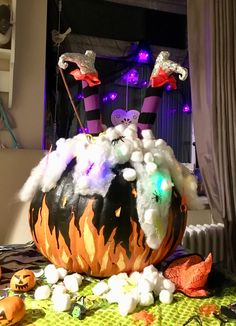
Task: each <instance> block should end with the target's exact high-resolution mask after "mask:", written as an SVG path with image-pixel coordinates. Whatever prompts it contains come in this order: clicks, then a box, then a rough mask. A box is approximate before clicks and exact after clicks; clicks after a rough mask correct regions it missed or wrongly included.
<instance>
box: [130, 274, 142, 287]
mask: <svg viewBox="0 0 236 326" xmlns="http://www.w3.org/2000/svg"><path fill="white" fill-rule="evenodd" d="M129 278H130V280H131V282H134V283H135V284H138V282H139V280H140V279H141V273H139V272H132V273H131V274H130V275H129Z"/></svg>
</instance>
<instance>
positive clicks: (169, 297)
mask: <svg viewBox="0 0 236 326" xmlns="http://www.w3.org/2000/svg"><path fill="white" fill-rule="evenodd" d="M159 300H160V301H161V303H166V304H170V303H171V302H172V301H173V293H171V292H170V291H168V290H165V289H164V290H161V292H160V294H159Z"/></svg>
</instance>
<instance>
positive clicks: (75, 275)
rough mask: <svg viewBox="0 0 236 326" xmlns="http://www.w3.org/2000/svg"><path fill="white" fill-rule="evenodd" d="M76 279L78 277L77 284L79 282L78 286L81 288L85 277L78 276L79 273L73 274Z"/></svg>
mask: <svg viewBox="0 0 236 326" xmlns="http://www.w3.org/2000/svg"><path fill="white" fill-rule="evenodd" d="M72 275H73V276H74V277H76V279H77V282H78V285H79V286H80V285H81V284H82V281H83V276H82V275H80V274H78V273H74V274H72Z"/></svg>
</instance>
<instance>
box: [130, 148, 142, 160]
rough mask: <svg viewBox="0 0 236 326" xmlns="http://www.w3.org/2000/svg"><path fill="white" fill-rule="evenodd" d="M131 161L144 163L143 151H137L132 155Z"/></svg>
mask: <svg viewBox="0 0 236 326" xmlns="http://www.w3.org/2000/svg"><path fill="white" fill-rule="evenodd" d="M130 159H131V161H133V162H140V163H141V162H143V153H142V152H141V151H135V152H133V153H132V155H131V158H130Z"/></svg>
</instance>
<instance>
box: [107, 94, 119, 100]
mask: <svg viewBox="0 0 236 326" xmlns="http://www.w3.org/2000/svg"><path fill="white" fill-rule="evenodd" d="M108 96H109V98H110V100H111V101H115V99H116V98H117V96H118V94H117V92H110V93H109V94H108Z"/></svg>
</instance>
